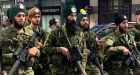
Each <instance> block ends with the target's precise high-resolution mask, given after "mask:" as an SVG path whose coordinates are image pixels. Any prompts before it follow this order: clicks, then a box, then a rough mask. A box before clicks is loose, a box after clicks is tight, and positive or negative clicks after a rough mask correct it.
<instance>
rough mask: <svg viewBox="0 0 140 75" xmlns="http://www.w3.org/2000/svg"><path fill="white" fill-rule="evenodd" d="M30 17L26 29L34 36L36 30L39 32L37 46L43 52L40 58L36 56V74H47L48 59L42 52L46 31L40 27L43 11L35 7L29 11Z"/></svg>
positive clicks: (34, 67)
mask: <svg viewBox="0 0 140 75" xmlns="http://www.w3.org/2000/svg"><path fill="white" fill-rule="evenodd" d="M28 19H29V21H30V24H29V25H27V26H26V27H25V30H26V31H28V33H29V35H30V36H32V35H33V33H34V32H37V34H38V35H37V36H36V41H35V46H36V47H37V48H38V49H39V50H40V52H41V54H40V56H39V57H38V58H34V59H35V61H34V64H33V69H34V71H35V75H39V74H42V75H47V71H48V70H47V68H48V66H47V63H46V61H47V59H46V58H45V57H46V56H45V55H44V53H43V52H42V47H43V44H44V41H45V38H46V33H45V31H44V30H43V29H42V28H41V27H40V20H41V11H40V10H39V8H37V7H33V8H31V9H29V11H28Z"/></svg>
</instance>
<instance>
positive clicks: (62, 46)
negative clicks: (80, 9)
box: [43, 5, 87, 75]
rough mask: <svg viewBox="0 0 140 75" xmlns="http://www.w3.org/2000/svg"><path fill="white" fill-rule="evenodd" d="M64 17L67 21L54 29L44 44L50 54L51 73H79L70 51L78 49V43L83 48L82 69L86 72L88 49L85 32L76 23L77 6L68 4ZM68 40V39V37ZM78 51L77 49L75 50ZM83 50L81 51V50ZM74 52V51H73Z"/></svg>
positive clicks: (61, 74)
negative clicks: (76, 47)
mask: <svg viewBox="0 0 140 75" xmlns="http://www.w3.org/2000/svg"><path fill="white" fill-rule="evenodd" d="M63 13H64V17H65V18H66V23H65V24H64V25H63V26H62V27H59V28H57V29H56V30H52V31H51V32H50V33H49V34H48V37H47V39H46V43H45V46H44V49H43V50H44V51H45V52H46V53H48V56H49V63H50V64H49V66H50V69H51V75H79V74H82V73H79V69H78V67H77V66H76V61H75V60H74V61H72V60H73V59H72V57H73V56H71V53H70V49H71V48H70V45H69V44H68V40H69V42H70V43H71V45H72V46H71V47H72V49H71V51H74V50H76V49H75V48H74V47H75V46H76V45H78V46H79V47H80V50H82V54H83V59H82V60H81V63H80V64H81V66H82V70H83V72H84V74H83V75H86V73H85V65H86V59H87V49H86V46H85V41H84V34H83V33H82V31H80V30H78V28H77V25H76V7H75V6H74V5H68V6H67V7H66V8H65V9H64V11H63ZM66 38H67V39H68V40H67V39H66ZM75 52H76V51H75ZM80 52H81V51H80ZM73 53H74V52H73Z"/></svg>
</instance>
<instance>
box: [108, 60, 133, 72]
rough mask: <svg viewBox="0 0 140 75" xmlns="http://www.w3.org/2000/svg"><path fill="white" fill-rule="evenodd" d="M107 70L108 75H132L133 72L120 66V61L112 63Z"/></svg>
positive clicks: (122, 65)
mask: <svg viewBox="0 0 140 75" xmlns="http://www.w3.org/2000/svg"><path fill="white" fill-rule="evenodd" d="M108 66H109V67H110V68H109V69H108V70H107V72H108V73H109V75H134V73H133V70H132V69H130V68H128V67H127V66H125V65H124V64H122V62H121V61H112V62H111V64H110V65H108Z"/></svg>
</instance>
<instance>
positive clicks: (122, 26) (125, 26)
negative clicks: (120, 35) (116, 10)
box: [119, 20, 128, 32]
mask: <svg viewBox="0 0 140 75" xmlns="http://www.w3.org/2000/svg"><path fill="white" fill-rule="evenodd" d="M119 29H120V30H122V31H123V32H126V31H127V29H128V20H124V21H123V22H121V23H120V25H119Z"/></svg>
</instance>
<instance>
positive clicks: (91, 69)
mask: <svg viewBox="0 0 140 75" xmlns="http://www.w3.org/2000/svg"><path fill="white" fill-rule="evenodd" d="M77 22H78V25H79V26H80V27H81V28H82V31H83V32H84V34H85V39H86V45H87V48H88V49H89V50H90V49H91V48H90V47H91V45H92V46H93V49H94V50H95V48H96V49H98V46H97V43H96V39H95V33H94V32H92V31H91V30H90V28H89V20H88V15H87V13H86V11H85V10H83V9H81V13H79V14H78V16H77ZM90 52H92V51H90ZM96 54H97V55H99V54H98V53H95V55H96ZM97 58H98V57H97ZM94 59H95V58H94ZM86 72H87V75H101V73H100V70H99V68H98V67H97V66H96V65H95V61H94V60H93V59H91V58H90V54H89V57H88V61H87V66H86Z"/></svg>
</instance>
